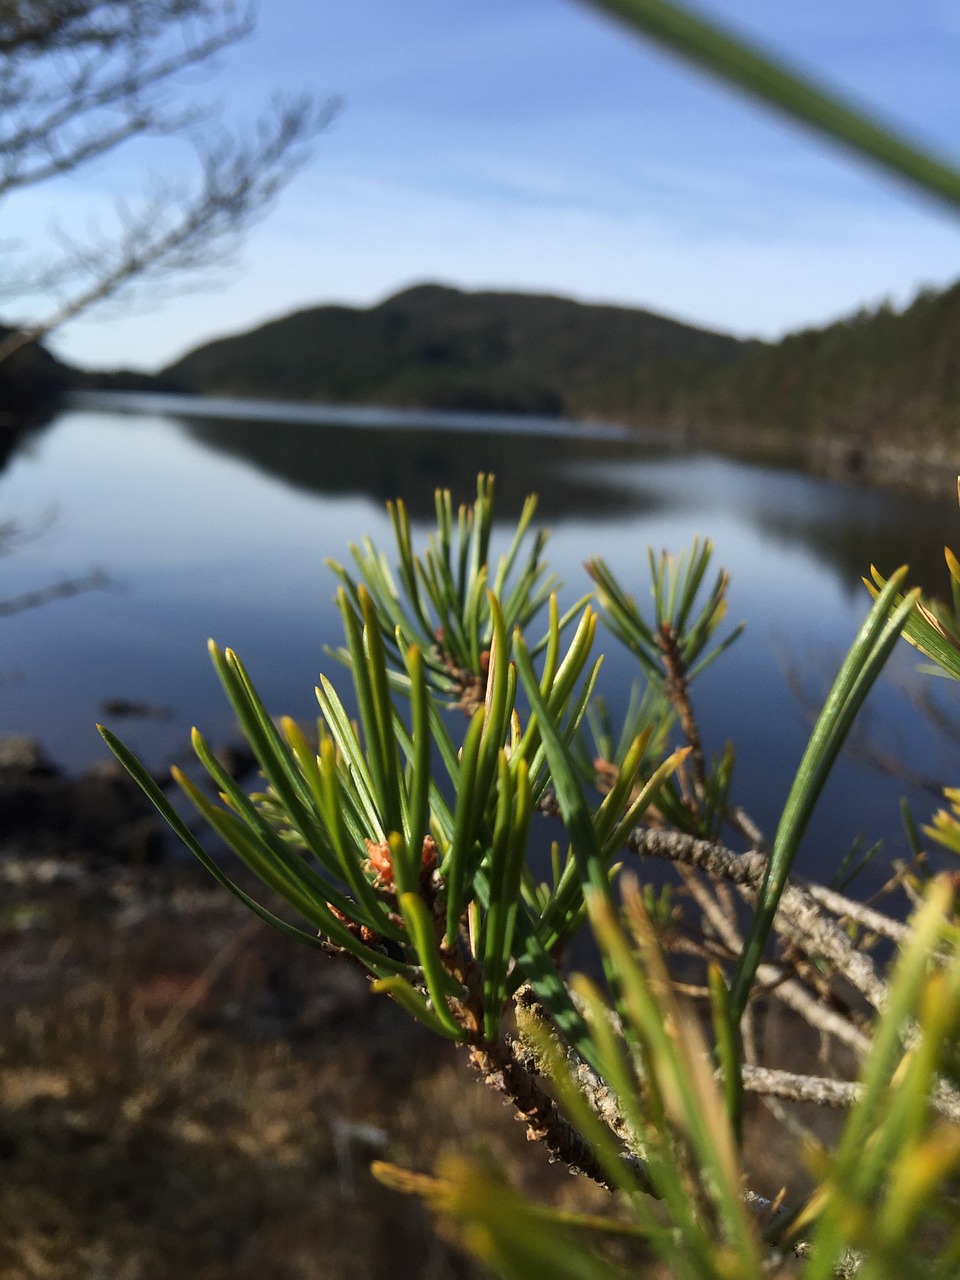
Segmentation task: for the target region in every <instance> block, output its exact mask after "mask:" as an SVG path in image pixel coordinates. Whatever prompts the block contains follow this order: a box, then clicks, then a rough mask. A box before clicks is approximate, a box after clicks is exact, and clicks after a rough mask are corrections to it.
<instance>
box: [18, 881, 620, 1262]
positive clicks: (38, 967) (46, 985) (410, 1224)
mask: <svg viewBox="0 0 960 1280" xmlns="http://www.w3.org/2000/svg"><path fill="white" fill-rule="evenodd" d="M51 866H52V864H42V863H41V864H40V867H41V872H43V868H44V867H46V868H47V870H48V871H50V868H51ZM19 878H20V880H21V881H23V879H24V878H29V877H24V876H23V875H22V874H20V875H19ZM15 879H16V875H15ZM41 881H42V876H41ZM0 895H2V896H0V1178H2V1187H3V1190H2V1194H0V1276H2V1277H3V1280H21V1278H22V1280H41V1278H43V1280H46V1278H47V1277H49V1278H50V1280H53V1278H54V1277H56V1280H74V1278H75V1280H81V1278H82V1280H90V1278H91V1277H104V1278H105V1280H106V1278H109V1280H167V1277H172V1276H178V1275H183V1276H189V1277H190V1280H227V1278H228V1277H229V1280H245V1278H246V1277H251V1278H252V1277H256V1280H373V1278H374V1277H381V1276H383V1277H386V1276H389V1277H398V1278H400V1280H404V1278H405V1277H411V1278H413V1277H417V1278H419V1277H424V1280H448V1278H450V1280H453V1278H460V1277H463V1278H464V1280H466V1278H469V1277H474V1276H479V1275H481V1274H486V1273H482V1272H481V1271H480V1270H479V1269H478V1268H476V1267H475V1266H474V1265H473V1264H472V1263H470V1262H468V1261H467V1260H466V1259H465V1258H464V1257H463V1256H462V1255H460V1254H458V1253H457V1251H456V1250H455V1249H454V1248H453V1247H452V1246H450V1245H448V1244H446V1243H444V1242H443V1241H441V1240H439V1239H438V1238H437V1237H436V1235H435V1233H434V1231H433V1229H432V1226H431V1224H430V1221H429V1219H428V1216H427V1215H426V1214H425V1212H424V1211H423V1210H422V1209H421V1207H420V1205H419V1203H418V1202H417V1201H415V1200H413V1199H410V1198H407V1197H402V1196H399V1195H397V1194H395V1193H393V1192H390V1191H387V1190H385V1189H383V1188H381V1187H380V1186H379V1185H378V1184H377V1183H375V1182H374V1181H373V1179H372V1178H371V1176H370V1174H369V1172H368V1166H369V1163H370V1161H371V1159H374V1158H386V1159H389V1160H392V1161H395V1162H397V1163H400V1164H405V1165H408V1166H410V1167H414V1168H417V1169H423V1170H429V1169H430V1168H431V1167H432V1166H433V1163H434V1160H435V1158H436V1156H437V1154H438V1153H439V1152H440V1151H441V1150H443V1149H454V1150H458V1151H461V1152H462V1151H464V1150H469V1149H470V1148H471V1147H472V1146H474V1145H475V1144H476V1143H477V1141H478V1136H477V1135H480V1138H479V1141H480V1142H481V1143H482V1145H483V1147H484V1148H486V1149H487V1150H489V1151H491V1152H492V1153H493V1155H494V1157H495V1158H496V1159H497V1160H498V1161H500V1162H501V1163H503V1164H504V1165H506V1166H507V1167H509V1169H510V1171H511V1175H512V1176H514V1177H517V1178H521V1179H523V1180H524V1181H526V1183H527V1185H528V1186H530V1187H532V1188H533V1189H535V1190H536V1191H537V1192H538V1193H539V1194H541V1195H545V1196H549V1197H550V1198H553V1199H556V1198H558V1197H559V1198H560V1199H569V1197H570V1196H571V1195H572V1194H575V1195H577V1196H578V1197H579V1198H580V1199H581V1202H585V1203H586V1204H589V1205H592V1206H593V1207H599V1206H601V1205H603V1204H604V1202H605V1193H603V1192H601V1191H599V1189H597V1188H594V1187H593V1186H592V1184H585V1183H583V1182H582V1180H574V1179H572V1178H570V1177H569V1176H568V1175H567V1174H566V1173H564V1172H562V1171H560V1170H559V1169H557V1168H555V1167H551V1166H549V1165H548V1163H547V1161H546V1157H545V1155H544V1153H543V1152H542V1151H541V1150H540V1149H538V1148H535V1147H532V1146H530V1144H528V1143H526V1142H525V1140H524V1136H523V1130H522V1129H521V1127H520V1126H519V1125H517V1124H516V1123H514V1122H513V1120H512V1119H511V1117H510V1114H509V1111H508V1109H507V1108H505V1107H504V1106H502V1105H501V1103H500V1101H499V1099H498V1098H497V1097H495V1096H494V1095H493V1094H492V1093H491V1092H490V1091H489V1090H487V1089H484V1088H483V1087H482V1086H480V1085H478V1084H474V1083H473V1081H472V1080H471V1079H470V1078H469V1077H468V1076H467V1072H466V1068H465V1067H464V1066H463V1061H462V1059H460V1058H459V1057H458V1055H457V1053H456V1051H455V1050H453V1049H452V1048H449V1047H447V1046H444V1045H442V1044H438V1043H437V1042H436V1041H435V1040H434V1039H433V1038H432V1037H431V1036H429V1035H428V1034H427V1033H426V1032H421V1029H420V1028H419V1027H418V1026H417V1025H416V1024H414V1023H413V1022H412V1021H411V1020H410V1019H409V1018H407V1017H406V1016H405V1015H403V1014H402V1013H401V1012H400V1011H399V1010H398V1009H397V1008H396V1006H394V1005H393V1004H392V1003H391V1002H390V1001H389V1000H387V999H386V998H384V997H378V996H374V995H372V994H371V993H370V992H369V990H368V988H367V985H366V982H365V980H364V979H363V977H362V976H361V975H360V974H359V973H357V972H355V971H354V970H353V969H352V968H350V967H348V966H346V965H341V964H338V963H337V962H335V961H333V960H330V959H328V958H326V957H324V956H321V955H318V954H317V953H315V952H312V951H310V950H308V949H307V948H303V947H300V946H297V945H296V944H294V943H291V942H288V941H287V940H286V939H284V938H282V937H281V936H279V935H277V934H275V933H274V932H273V931H271V930H269V929H267V928H266V927H265V926H261V925H260V924H259V923H258V922H257V921H253V920H251V919H250V918H249V917H248V916H247V915H246V913H245V912H244V911H243V908H242V907H240V906H239V905H234V904H233V902H232V900H231V899H230V898H229V897H228V896H227V895H226V894H225V893H224V892H223V891H221V890H220V889H218V888H217V887H216V886H213V887H209V888H208V887H207V886H206V884H205V883H204V881H202V880H199V879H198V878H197V877H196V876H195V875H193V873H192V872H189V871H176V872H174V873H171V872H170V871H169V870H167V871H161V870H158V869H156V868H154V869H146V870H140V871H137V870H125V871H122V870H120V871H118V870H114V871H101V872H100V873H99V874H98V875H96V876H93V877H92V878H89V879H84V880H83V881H77V880H74V881H69V882H67V883H63V882H62V878H61V881H60V882H54V883H52V884H44V883H42V882H40V883H38V882H37V881H36V878H34V879H33V880H32V882H30V883H22V882H21V883H13V884H11V883H10V880H9V879H7V880H6V881H5V882H0Z"/></svg>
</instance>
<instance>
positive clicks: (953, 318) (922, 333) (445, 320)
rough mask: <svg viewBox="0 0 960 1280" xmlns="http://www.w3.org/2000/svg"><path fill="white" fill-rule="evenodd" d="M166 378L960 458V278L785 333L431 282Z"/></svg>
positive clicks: (323, 314)
mask: <svg viewBox="0 0 960 1280" xmlns="http://www.w3.org/2000/svg"><path fill="white" fill-rule="evenodd" d="M160 377H161V378H162V379H163V381H164V382H165V383H166V385H168V386H175V387H179V388H181V389H183V390H185V391H192V392H196V393H201V394H207V395H227V396H255V397H267V398H272V399H293V400H306V401H314V402H322V401H327V402H340V403H367V404H384V405H390V406H411V407H418V408H448V409H449V408H453V409H479V410H491V411H497V410H502V411H509V412H535V413H551V414H566V415H569V416H573V417H579V418H584V419H599V420H607V421H620V422H626V423H637V424H647V425H655V426H660V427H668V428H674V429H682V430H684V431H686V432H687V433H689V434H690V435H691V436H692V437H697V438H700V439H703V440H704V441H706V442H716V443H718V444H721V445H722V446H724V447H726V446H730V445H732V444H733V442H734V441H735V440H736V439H737V437H738V434H739V433H743V434H745V436H751V435H752V436H754V437H755V436H756V434H757V432H758V431H761V432H762V433H764V434H765V436H766V437H767V440H768V444H771V441H772V444H771V447H772V448H773V450H774V452H776V451H777V450H779V449H780V448H781V447H787V446H788V445H789V447H792V446H793V445H795V444H797V443H798V442H803V444H804V448H806V447H807V445H809V443H810V441H813V440H815V441H819V442H820V444H821V445H822V446H823V447H824V448H826V449H827V450H828V451H829V450H832V449H834V448H835V447H840V446H841V445H842V448H843V449H844V450H846V454H845V456H847V457H848V459H849V460H853V459H854V454H856V456H857V457H859V458H860V459H861V460H862V459H863V458H864V457H865V456H867V455H868V454H870V453H871V451H872V450H873V447H874V446H878V447H879V446H880V445H882V446H883V447H884V449H885V450H886V452H887V454H888V455H890V456H892V455H891V450H893V449H895V448H896V447H899V446H901V445H903V446H905V447H907V448H912V449H914V450H915V451H916V450H921V451H924V450H925V451H926V452H927V453H928V454H929V455H930V456H931V457H932V458H934V459H935V458H936V456H939V455H940V454H942V453H943V452H944V450H946V451H947V453H950V456H951V458H952V456H953V455H952V452H951V450H952V449H953V443H954V442H955V441H960V283H957V284H955V285H953V286H951V287H950V288H947V289H944V290H932V289H927V290H923V291H922V292H921V293H920V294H919V295H918V296H917V298H916V299H915V300H914V301H913V302H912V303H911V304H910V305H909V306H908V307H906V308H905V309H904V310H902V311H896V310H894V309H893V308H892V307H890V306H888V305H882V306H880V307H878V308H876V309H874V310H872V311H871V310H861V311H859V312H857V313H856V314H855V315H852V316H849V317H846V318H844V319H841V320H838V321H836V322H835V323H834V324H830V325H827V326H825V327H823V328H820V329H812V328H811V329H806V330H803V331H801V332H797V333H792V334H789V335H787V337H785V338H783V339H782V340H781V341H779V342H775V343H771V342H761V341H759V340H748V341H742V340H739V339H737V338H734V337H731V336H729V335H727V334H722V333H716V332H712V331H710V330H707V329H699V328H697V327H695V326H693V325H688V324H683V323H681V322H679V321H677V320H671V319H668V318H666V317H664V316H659V315H655V314H653V313H652V312H649V311H641V310H632V309H630V308H626V307H614V306H605V305H597V304H586V303H579V302H573V301H571V300H569V299H565V298H559V297H554V296H551V295H536V294H519V293H502V292H478V293H468V292H464V291H461V290H459V289H454V288H449V287H446V286H442V285H420V286H417V287H415V288H412V289H408V290H405V291H404V292H402V293H398V294H396V295H395V296H394V297H391V298H388V299H387V300H386V301H384V302H381V303H380V304H379V305H377V306H374V307H370V308H369V309H366V310H364V309H360V308H354V307H345V306H321V307H313V308H310V309H307V310H304V311H298V312H296V313H294V314H293V315H289V316H285V317H283V318H281V319H278V320H274V321H271V322H270V323H268V324H265V325H262V326H260V327H259V328H257V329H254V330H252V331H250V332H248V333H243V334H239V335H236V336H234V337H227V338H222V339H220V340H218V341H215V342H209V343H205V344H204V345H203V346H201V347H198V348H197V349H196V350H194V351H192V352H190V353H189V354H188V355H186V356H184V357H183V358H182V359H181V360H178V361H177V362H176V363H175V364H172V365H170V366H169V367H168V368H167V369H165V370H164V371H163V373H162V374H161V375H160ZM776 440H779V441H781V442H782V445H781V444H777V443H776ZM791 442H792V443H791ZM851 449H852V450H853V453H851V452H850V450H851ZM843 465H844V466H845V465H846V463H844V464H843ZM855 465H856V466H859V465H860V463H859V462H856V464H855ZM951 465H952V463H951Z"/></svg>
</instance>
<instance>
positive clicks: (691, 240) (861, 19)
mask: <svg viewBox="0 0 960 1280" xmlns="http://www.w3.org/2000/svg"><path fill="white" fill-rule="evenodd" d="M699 7H700V9H701V10H702V11H704V12H706V13H709V14H713V15H715V16H718V17H721V18H723V19H726V20H728V21H729V22H731V23H734V24H735V25H736V26H737V27H739V28H740V29H741V30H742V31H744V32H746V33H748V34H750V35H752V36H753V38H754V39H757V40H760V41H762V42H763V43H764V44H766V45H767V47H769V48H771V49H772V50H774V51H775V52H778V53H780V54H781V55H782V56H788V57H790V58H791V59H792V60H793V61H794V62H796V63H797V64H798V65H800V66H801V67H804V68H806V69H807V70H812V71H814V72H816V73H817V74H818V75H819V76H820V78H821V79H823V80H824V81H825V82H827V83H828V84H832V85H834V86H835V87H839V88H841V89H843V90H844V91H845V92H846V93H847V95H848V96H850V97H852V98H854V99H856V100H858V101H860V102H861V103H863V104H865V105H868V106H870V107H872V108H873V109H874V110H875V111H876V112H878V113H879V114H881V115H883V116H885V117H887V118H888V119H892V120H894V121H896V122H898V123H899V124H900V125H901V126H902V127H903V128H904V129H905V130H906V131H907V132H909V133H911V134H913V135H914V136H915V137H917V138H918V139H919V140H921V141H923V142H924V143H926V144H927V145H929V146H932V147H934V148H936V149H938V150H940V151H941V152H943V153H945V154H947V155H951V154H952V155H953V156H954V157H955V158H958V159H960V128H958V125H960V74H958V70H960V3H957V0H829V3H828V2H827V0H802V3H800V4H785V3H783V0H700V6H699ZM301 86H306V87H309V88H312V89H314V90H316V91H318V92H320V93H330V94H337V95H340V96H341V97H342V98H343V109H342V111H341V113H340V115H339V116H338V118H337V120H336V121H335V123H334V125H333V126H332V127H331V128H330V129H329V130H328V131H327V132H326V133H325V134H324V135H322V136H321V137H320V139H319V140H318V143H317V146H316V151H315V154H314V158H313V161H312V163H311V164H310V166H309V168H308V169H307V170H306V171H304V172H303V173H302V174H301V175H300V176H299V177H298V178H297V179H296V180H295V182H294V184H293V185H292V186H291V187H290V188H288V190H287V191H286V192H285V194H284V195H283V197H282V198H281V200H280V202H279V204H278V205H277V206H276V207H275V208H274V209H273V211H272V212H271V213H270V215H269V217H268V218H266V219H265V220H264V221H263V222H262V223H260V224H259V225H258V226H257V227H255V228H254V229H253V231H252V232H251V234H250V235H249V236H248V238H247V240H246V242H245V245H244V248H243V250H242V253H241V254H240V256H239V258H238V261H237V263H236V264H235V265H234V266H233V267H232V268H231V269H230V270H229V271H228V272H227V273H226V274H224V275H222V276H221V277H220V278H219V279H218V280H217V282H216V287H215V288H212V289H209V288H208V289H204V290H203V291H199V290H198V291H185V292H182V293H180V294H179V295H177V294H176V293H174V294H173V295H171V296H164V297H162V298H151V299H149V300H148V302H147V303H145V304H141V305H139V306H137V307H136V308H134V309H133V310H129V309H126V310H123V311H117V312H113V311H111V312H109V313H103V312H99V313H96V314H95V315H92V316H90V317H89V318H88V319H85V320H78V321H76V322H73V323H72V324H70V325H68V326H66V327H65V328H64V329H63V330H62V331H61V333H60V334H59V335H58V338H57V340H56V342H55V344H54V345H55V347H56V349H57V350H58V351H59V352H60V353H61V354H62V355H64V356H65V357H66V358H69V359H72V360H76V361H78V362H81V363H87V364H90V365H97V366H118V365H127V366H133V367H144V368H152V367H157V366H159V365H161V364H163V363H165V362H167V361H168V360H170V359H172V358H174V357H175V356H176V355H178V354H180V353H182V352H183V351H185V350H187V349H188V348H190V347H191V346H193V345H195V344H196V343H197V342H199V341H202V340H204V339H206V338H208V337H213V336H218V335H221V334H224V333H228V332H234V331H237V330H241V329H245V328H248V327H250V326H251V325H254V324H256V323H258V322H261V321H263V320H266V319H269V318H272V317H274V316H277V315H281V314H284V313H285V312H288V311H291V310H294V309H296V308H298V307H303V306H309V305H312V304H314V303H317V302H326V301H339V302H349V303H355V304H358V305H367V304H369V303H371V302H375V301H377V300H379V299H381V298H383V297H386V296H387V295H388V294H390V293H392V292H395V291H396V290H398V289H400V288H403V287H404V286H406V285H409V284H412V283H416V282H419V281H423V280H440V281H444V282H448V283H451V284H457V285H461V286H464V287H467V288H490V287H492V288H507V289H527V290H538V291H551V292H555V293H564V294H569V295H572V296H574V297H578V298H581V299H585V300H596V301H613V302H618V303H623V304H625V305H632V306H641V307H647V308H650V309H652V310H656V311H662V312H664V313H667V314H670V315H674V316H678V317H680V318H682V319H686V320H690V321H693V322H695V323H699V324H704V325H707V326H711V327H715V328H721V329H725V330H729V331H733V332H736V333H738V334H757V335H760V336H764V337H775V336H777V335H779V334H782V333H784V332H786V331H788V330H790V329H795V328H798V327H802V326H804V325H808V324H820V323H823V322H826V321H829V320H831V319H833V318H836V317H837V316H839V315H842V314H845V313H848V312H850V311H853V310H855V309H857V308H858V307H860V306H862V305H874V304H876V303H878V302H880V301H881V300H883V299H885V298H891V299H892V300H893V301H894V302H895V303H898V304H899V303H904V302H906V301H908V300H909V299H910V297H911V296H912V295H913V294H914V293H915V291H916V289H917V288H918V287H920V286H921V285H924V284H936V285H942V284H947V283H949V282H952V281H953V280H954V279H956V278H957V277H960V218H957V217H956V216H955V215H951V214H950V213H948V212H946V211H944V210H943V209H941V208H940V207H938V206H937V205H935V204H932V203H930V202H927V201H925V200H924V199H923V198H922V197H920V196H917V195H915V194H913V193H912V192H910V191H908V190H907V189H905V188H904V187H902V186H901V185H899V184H898V183H897V182H896V181H895V180H893V179H891V178H888V177H886V176H884V175H882V174H879V173H877V172H875V171H873V170H871V169H869V168H865V167H863V166H862V165H861V164H858V163H854V162H851V161H850V160H849V159H848V158H847V157H845V156H844V155H843V153H842V152H839V151H838V150H836V149H835V148H833V147H831V146H829V145H828V144H825V143H822V142H820V141H819V140H817V139H815V138H813V137H811V136H810V135H808V134H805V133H804V132H802V131H801V130H800V129H799V128H797V127H796V126H794V125H792V124H790V123H787V122H784V121H782V120H780V119H778V118H777V117H774V116H771V115H766V114H764V113H763V112H762V111H761V110H760V109H758V108H757V107H755V106H754V105H753V104H752V103H750V102H748V101H746V100H744V99H742V98H740V97H738V96H736V95H735V94H733V93H731V92H730V91H729V90H727V89H725V88H724V87H722V86H718V85H716V84H715V83H713V82H711V81H708V80H705V79H703V78H702V77H700V76H698V75H697V74H696V73H695V72H693V71H692V70H690V69H688V68H687V67H685V66H683V65H681V64H680V63H678V62H676V61H674V60H673V59H671V58H670V57H669V56H668V55H667V54H665V53H662V52H661V51H660V50H658V49H656V48H654V47H652V46H649V45H645V44H643V43H641V42H639V41H637V40H636V38H635V37H633V36H631V35H629V34H627V33H626V32H625V31H624V30H623V29H621V28H620V27H618V26H616V25H614V24H613V23H611V22H610V21H609V20H608V19H607V18H605V17H603V16H601V15H600V14H599V13H597V12H596V11H594V10H591V9H590V8H589V7H585V6H583V5H580V4H576V3H573V0H485V3H484V4H482V5H477V4H473V3H468V2H467V0H402V2H400V0H350V3H349V4H345V3H343V0H265V2H264V3H263V4H262V5H261V14H260V22H259V26H258V30H257V33H256V35H255V36H254V37H252V38H251V39H250V41H249V42H247V43H246V44H245V45H243V46H242V47H239V48H237V49H235V50H233V51H232V52H230V53H229V54H227V55H225V56H224V58H223V59H222V61H221V66H220V70H219V72H218V74H217V76H216V78H215V79H209V80H207V81H205V82H203V83H201V84H199V85H198V86H197V89H196V91H197V92H199V93H201V94H202V95H205V96H206V97H210V96H212V95H214V94H215V95H216V96H218V97H219V98H221V99H222V100H223V102H224V104H225V107H226V110H227V112H228V113H229V114H234V115H237V116H241V117H242V116H244V115H247V114H249V113H250V112H251V111H252V110H253V108H254V107H255V105H256V104H257V103H258V102H262V101H263V100H265V99H267V98H268V97H269V95H270V94H271V93H272V92H274V91H276V90H277V89H284V88H297V87H301ZM191 91H192V89H191ZM149 159H150V157H149V151H146V150H144V151H143V152H142V153H141V152H140V151H134V150H130V151H128V152H126V153H124V154H123V157H122V160H120V159H118V160H117V161H115V162H106V161H104V162H101V163H100V164H98V165H97V166H94V167H93V168H91V169H89V170H86V171H85V172H84V174H83V175H82V176H79V175H78V176H75V177H73V178H71V179H70V180H69V182H67V183H61V184H59V185H58V186H57V187H52V186H51V187H48V188H38V189H36V190H33V191H30V192H27V193H25V194H24V195H23V196H22V197H21V198H20V199H18V200H14V199H10V200H9V201H8V202H7V204H6V205H5V206H4V215H5V216H4V220H3V222H4V232H3V234H4V235H5V236H14V237H16V236H17V235H20V236H22V237H23V238H25V239H26V238H27V234H28V233H29V234H30V235H33V234H34V232H35V230H36V228H37V227H42V226H45V225H48V224H50V223H52V222H53V220H54V218H55V217H60V218H61V219H62V218H63V213H64V209H68V210H70V211H71V217H72V218H75V219H76V220H78V221H80V222H81V223H82V222H83V221H84V220H96V219H98V218H103V217H105V210H106V209H107V206H108V202H109V201H110V200H111V199H113V198H114V197H115V196H116V195H117V194H124V195H133V194H134V193H135V191H136V178H137V173H138V169H139V166H140V164H141V162H144V163H149ZM177 161H178V153H177V152H176V151H169V150H168V151H166V152H165V159H164V163H165V164H166V165H167V166H171V165H174V164H175V163H177ZM34 242H35V241H34Z"/></svg>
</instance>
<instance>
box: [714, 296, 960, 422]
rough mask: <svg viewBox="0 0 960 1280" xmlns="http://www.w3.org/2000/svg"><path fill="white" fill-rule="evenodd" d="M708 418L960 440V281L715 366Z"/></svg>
mask: <svg viewBox="0 0 960 1280" xmlns="http://www.w3.org/2000/svg"><path fill="white" fill-rule="evenodd" d="M703 392H704V394H701V395H699V396H698V397H696V408H697V411H698V413H699V414H701V415H703V417H704V418H705V419H706V420H707V421H714V422H720V423H731V422H732V423H742V424H746V425H753V426H758V425H761V426H766V427H775V428H781V429H785V430H786V431H787V432H788V433H790V434H793V435H797V434H800V433H816V434H818V435H821V436H829V435H839V436H846V437H851V436H855V437H860V438H862V439H864V440H871V439H876V440H882V441H900V442H902V443H903V444H904V445H905V446H909V445H910V444H911V443H919V442H920V441H921V439H926V440H928V441H929V440H933V439H938V440H940V441H943V442H949V441H956V440H958V439H960V283H957V284H955V285H952V286H951V287H950V288H948V289H945V290H942V291H940V290H933V289H927V290H924V291H922V292H921V293H920V294H919V295H918V296H917V298H916V299H915V301H914V302H913V303H911V304H910V306H908V307H907V308H906V309H905V310H903V311H899V312H898V311H895V310H894V309H893V308H892V307H890V306H886V305H885V306H882V307H880V308H878V309H876V310H873V311H866V310H864V311H860V312H858V313H857V314H856V315H853V316H850V317H848V318H847V319H844V320H840V321H838V322H837V323H836V324H832V325H828V326H827V327H826V328H823V329H807V330H803V331H802V332H798V333H792V334H790V335H788V336H787V337H786V338H784V339H782V341H780V342H778V343H776V344H773V345H768V346H759V345H757V346H755V347H754V348H753V349H752V350H749V351H746V352H745V353H744V354H743V355H742V356H741V357H740V358H739V359H738V360H736V361H734V362H732V363H730V364H729V365H727V366H726V367H725V368H723V369H718V370H715V371H714V372H713V373H712V374H711V376H710V378H709V380H708V383H707V385H705V386H704V388H703Z"/></svg>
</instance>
